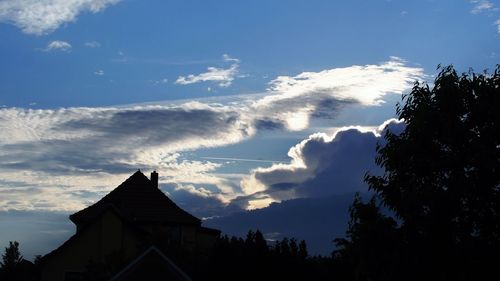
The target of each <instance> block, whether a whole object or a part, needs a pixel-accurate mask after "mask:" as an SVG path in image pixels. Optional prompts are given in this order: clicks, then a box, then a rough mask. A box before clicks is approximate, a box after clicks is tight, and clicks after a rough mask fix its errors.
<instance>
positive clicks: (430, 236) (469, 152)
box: [338, 66, 500, 280]
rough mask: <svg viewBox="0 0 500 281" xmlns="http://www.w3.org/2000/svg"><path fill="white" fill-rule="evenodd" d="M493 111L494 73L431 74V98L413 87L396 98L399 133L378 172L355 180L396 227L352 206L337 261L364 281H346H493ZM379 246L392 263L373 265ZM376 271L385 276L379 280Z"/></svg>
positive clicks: (499, 255) (499, 215) (499, 247)
mask: <svg viewBox="0 0 500 281" xmlns="http://www.w3.org/2000/svg"><path fill="white" fill-rule="evenodd" d="M499 108H500V66H499V67H497V69H496V70H495V71H494V73H493V74H491V75H490V74H487V73H482V74H476V73H473V72H472V71H470V72H469V73H464V74H462V75H458V74H457V73H456V71H455V70H454V68H453V67H452V66H448V67H444V68H440V72H439V75H438V76H437V78H436V79H435V81H434V86H433V87H432V89H431V87H429V86H428V85H426V84H420V83H416V84H415V86H414V87H413V89H412V91H411V92H410V93H409V94H408V95H405V96H403V100H402V103H401V104H399V105H398V106H397V116H398V117H399V118H400V119H401V120H403V121H404V122H405V124H406V127H405V130H404V131H403V132H402V133H400V134H396V133H393V132H390V131H389V130H388V131H387V132H386V134H385V136H384V138H385V144H384V145H379V146H378V147H377V152H378V156H377V158H376V163H377V164H378V165H379V166H381V167H382V168H384V170H385V172H384V174H383V175H381V176H378V175H367V176H366V178H365V180H366V181H367V183H368V184H369V187H370V189H371V190H373V191H374V192H375V194H376V196H377V198H378V200H380V202H381V203H382V204H383V206H384V207H385V208H386V209H388V210H389V211H391V212H393V214H394V215H395V220H394V222H395V221H396V220H397V222H398V223H399V225H397V226H396V225H395V224H394V223H389V222H385V223H384V219H385V217H384V216H382V215H381V214H380V212H379V211H378V210H376V209H377V207H376V206H375V205H374V203H373V202H372V201H371V202H369V203H362V202H360V200H355V202H354V204H353V205H352V209H351V225H350V228H349V231H348V232H347V238H348V239H347V240H339V241H338V242H339V243H338V244H339V245H340V246H341V253H343V255H341V256H343V257H347V256H349V255H350V256H355V257H356V261H354V267H360V266H362V267H363V266H364V267H363V268H362V270H361V272H362V273H363V274H364V275H363V274H362V275H361V276H354V277H353V278H354V279H356V280H485V279H482V278H486V276H488V274H496V276H497V277H498V272H495V267H496V266H495V264H500V184H499V177H500V122H499V121H500V110H499ZM365 212H367V213H368V214H365ZM363 214H365V215H370V214H371V216H372V218H371V219H364V218H363ZM386 232H388V233H389V234H388V236H387V241H384V239H383V236H380V238H382V241H379V240H378V238H377V237H379V234H384V235H385V234H386ZM393 232H394V233H393ZM370 234H372V235H373V234H374V235H375V236H374V237H373V236H371V235H370ZM387 243H389V244H387ZM380 245H386V247H388V250H389V252H393V253H394V256H393V258H392V259H388V260H386V259H385V258H384V257H383V256H384V254H385V252H384V248H383V247H382V249H380ZM392 247H396V248H392ZM370 251H375V252H377V253H376V254H371V253H370ZM381 257H382V259H381V260H380V258H381ZM380 263H382V264H380ZM373 268H375V271H373ZM377 268H379V269H380V270H383V271H385V273H386V275H385V276H379V275H378V271H377V270H376V269H377ZM401 278H402V279H401Z"/></svg>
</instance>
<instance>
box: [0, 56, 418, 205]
mask: <svg viewBox="0 0 500 281" xmlns="http://www.w3.org/2000/svg"><path fill="white" fill-rule="evenodd" d="M422 76H423V74H422V69H420V68H414V67H409V66H406V65H405V63H404V62H403V61H402V60H399V59H391V60H390V61H389V62H385V63H381V64H379V65H366V66H352V67H346V68H337V69H331V70H325V71H320V72H307V73H306V74H299V75H296V76H291V77H288V78H284V77H280V78H277V79H276V80H274V81H273V82H272V83H271V86H270V88H269V90H268V91H267V92H266V93H263V94H258V95H243V96H237V97H230V98H213V99H211V100H208V99H207V100H200V101H190V102H179V103H176V104H174V103H169V104H157V105H129V106H121V107H98V108H83V107H82V108H61V109H54V110H49V109H40V110H33V109H23V108H1V109H0V131H1V132H2V134H0V181H1V180H4V181H6V180H11V181H12V180H15V181H16V182H19V183H20V184H19V187H14V186H12V185H10V187H2V188H4V190H8V193H2V192H0V209H4V210H9V209H20V210H65V211H74V210H78V209H81V208H82V207H84V206H85V205H88V204H90V203H91V202H92V201H93V200H96V199H98V198H100V197H101V196H102V195H103V194H105V193H106V192H108V191H109V190H110V189H111V188H113V187H116V186H117V185H118V184H120V183H121V182H122V181H123V179H124V178H125V177H126V176H127V175H128V174H130V173H131V172H133V171H134V170H136V169H137V168H141V169H145V170H152V169H157V170H159V171H160V173H161V183H162V184H165V185H166V186H171V188H170V190H168V192H169V193H170V194H171V195H172V196H173V197H174V198H175V196H180V195H183V196H184V197H185V198H187V196H191V197H196V198H198V199H199V200H202V199H204V200H205V201H204V202H218V206H219V207H220V208H219V207H217V208H216V209H217V210H219V211H220V210H223V208H222V207H224V206H225V207H224V208H229V207H235V208H236V209H238V208H240V206H241V207H248V205H249V204H250V205H252V206H259V205H262V204H264V203H266V204H269V203H270V202H273V201H278V200H282V199H286V198H295V197H297V196H312V195H313V194H319V193H321V192H323V191H324V190H326V189H318V190H315V188H311V189H307V188H306V184H308V183H309V182H310V183H320V182H326V181H327V179H326V176H327V175H326V172H325V171H326V170H328V169H330V168H332V167H334V166H335V165H338V162H335V163H337V164H335V163H333V162H331V163H330V162H328V161H327V160H328V159H327V156H331V157H333V158H335V157H340V156H342V157H344V156H345V155H346V153H347V152H343V153H341V152H339V151H340V150H342V151H344V150H345V149H347V150H346V151H352V152H353V153H358V152H359V153H360V152H364V151H365V150H366V149H368V148H367V147H368V144H371V143H372V142H373V141H375V137H374V136H375V135H374V133H372V132H365V131H360V130H358V129H356V130H354V129H352V130H351V131H349V130H343V131H342V130H341V132H339V133H337V135H336V136H335V137H332V136H328V135H321V134H318V135H314V136H311V137H310V138H309V139H308V140H306V141H304V142H303V144H300V145H298V146H297V147H295V148H293V149H292V150H290V151H291V152H290V155H291V157H292V162H291V163H290V164H275V165H273V166H271V168H262V169H257V170H256V171H254V172H253V173H252V175H251V176H247V177H246V178H245V180H243V182H242V184H241V186H240V182H241V181H242V178H243V177H244V175H239V174H238V175H232V174H220V173H219V172H218V170H219V169H220V168H223V167H224V165H225V164H224V163H223V162H217V163H214V162H213V161H211V159H202V160H200V161H195V160H192V159H189V157H188V156H187V155H189V153H190V152H191V151H195V150H198V149H204V148H213V147H220V146H226V145H229V144H235V143H240V142H242V141H243V140H247V139H249V138H251V137H252V136H254V135H255V134H256V133H257V132H258V131H259V130H300V129H303V128H307V126H308V122H309V119H310V118H333V117H334V115H335V112H336V111H338V110H341V108H342V106H344V105H346V104H350V103H355V104H362V105H366V106H373V105H377V104H379V103H380V102H381V100H382V98H383V95H385V94H389V93H401V92H403V91H405V90H407V89H409V88H411V86H412V83H413V79H417V78H422ZM363 77H364V79H365V80H364V79H363ZM284 81H287V82H286V83H285V82H284ZM360 92H361V93H364V94H361V93H360ZM351 140H352V143H351ZM356 143H357V146H356V145H355V144H356ZM349 144H350V145H349ZM364 145H366V147H365V146H364ZM344 146H345V148H344ZM322 149H324V150H325V151H330V152H324V155H322V154H323V153H322V152H320V151H321V150H322ZM335 149H337V150H339V151H337V152H335ZM347 154H348V153H347ZM338 155H340V156H338ZM360 157H361V156H359V157H358V158H360ZM366 157H367V156H366ZM361 158H362V157H361ZM363 159H364V158H363ZM352 161H354V160H352ZM360 161H361V160H360ZM348 163H350V162H349V161H346V165H347V164H348ZM353 165H354V164H353ZM325 167H326V168H325ZM360 167H364V166H362V165H361V166H360ZM358 171H360V168H358ZM363 172H364V171H363ZM280 174H281V175H284V176H285V175H286V177H287V180H286V181H284V180H281V179H282V178H283V177H280V176H279V175H280ZM280 178H281V179H280ZM343 180H344V182H345V183H346V185H347V184H351V182H349V181H348V179H347V178H344V179H343ZM252 181H253V182H252ZM314 181H315V182H314ZM337 182H338V183H340V182H342V181H341V180H340V179H338V180H337ZM32 185H36V188H37V190H38V191H39V192H37V193H36V194H35V193H33V192H30V188H33V186H32ZM318 186H319V185H318ZM83 187H85V188H83ZM336 188H337V189H336V190H341V188H342V187H336ZM325 192H327V191H325ZM7 194H9V195H7ZM61 198H63V199H64V202H65V203H64V204H61ZM207 204H208V203H207ZM214 204H215V203H214ZM199 213H201V212H199ZM210 214H215V211H214V210H212V211H211V212H210Z"/></svg>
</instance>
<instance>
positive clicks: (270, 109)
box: [253, 57, 425, 130]
mask: <svg viewBox="0 0 500 281" xmlns="http://www.w3.org/2000/svg"><path fill="white" fill-rule="evenodd" d="M424 77H425V76H424V73H423V69H422V68H417V67H410V66H407V65H406V62H405V61H404V60H402V59H400V58H398V57H391V59H390V60H389V61H387V62H383V63H381V64H378V65H363V66H360V65H354V66H350V67H343V68H334V69H327V70H323V71H319V72H303V73H300V74H298V75H296V76H279V77H277V78H276V79H274V80H272V81H271V82H270V87H269V89H268V94H267V95H266V96H265V97H264V98H262V99H259V100H257V101H256V102H255V103H254V105H253V107H254V112H256V113H255V114H257V115H258V114H261V115H263V116H262V117H260V118H261V119H262V120H267V121H268V122H271V123H274V124H276V123H280V124H284V125H285V126H286V128H288V129H290V130H302V129H304V128H307V127H308V126H309V121H310V120H309V119H310V118H311V117H313V116H314V115H323V116H328V115H332V113H333V114H334V113H335V112H336V110H334V109H335V108H338V107H339V106H341V105H343V104H347V103H361V104H363V105H366V106H374V105H379V104H381V103H383V102H384V101H383V97H384V96H385V95H387V94H390V93H393V94H401V93H403V92H404V91H407V90H409V89H411V87H412V85H413V82H414V81H415V80H422V79H423V78H424ZM257 118H258V117H257Z"/></svg>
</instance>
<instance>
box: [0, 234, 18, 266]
mask: <svg viewBox="0 0 500 281" xmlns="http://www.w3.org/2000/svg"><path fill="white" fill-rule="evenodd" d="M22 260H23V256H21V253H20V252H19V242H17V241H14V242H12V241H10V242H9V247H6V248H5V253H4V254H3V255H2V262H0V267H1V268H2V269H3V270H11V269H13V268H14V267H15V266H16V265H17V264H19V263H20V262H21V261H22Z"/></svg>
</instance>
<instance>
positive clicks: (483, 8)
mask: <svg viewBox="0 0 500 281" xmlns="http://www.w3.org/2000/svg"><path fill="white" fill-rule="evenodd" d="M470 2H471V3H472V4H473V5H474V7H473V8H472V10H471V11H470V12H471V13H473V14H480V13H482V12H487V11H492V10H494V9H495V5H494V4H493V3H492V2H491V1H488V0H472V1H470Z"/></svg>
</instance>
